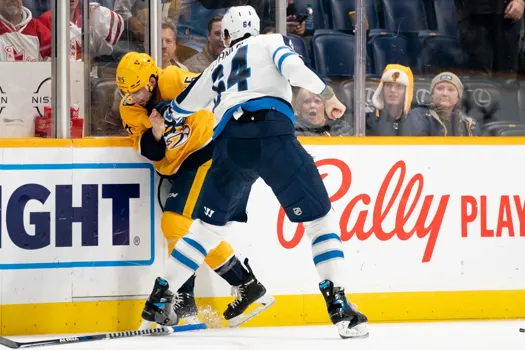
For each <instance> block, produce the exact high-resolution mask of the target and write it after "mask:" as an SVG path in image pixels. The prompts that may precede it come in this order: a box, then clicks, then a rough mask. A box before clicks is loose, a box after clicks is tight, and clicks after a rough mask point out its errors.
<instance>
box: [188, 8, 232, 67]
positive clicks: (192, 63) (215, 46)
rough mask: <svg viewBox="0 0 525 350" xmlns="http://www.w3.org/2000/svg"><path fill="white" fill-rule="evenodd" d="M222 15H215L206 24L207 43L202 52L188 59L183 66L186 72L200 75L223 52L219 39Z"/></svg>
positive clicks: (222, 45)
mask: <svg viewBox="0 0 525 350" xmlns="http://www.w3.org/2000/svg"><path fill="white" fill-rule="evenodd" d="M222 17H223V15H215V16H213V18H212V19H211V20H210V21H209V22H208V43H207V44H206V46H205V47H204V50H203V51H202V52H199V53H197V54H195V55H193V56H192V57H190V58H188V59H187V60H186V61H184V62H183V64H184V65H185V66H186V67H188V71H190V72H194V73H202V72H204V70H205V69H206V68H208V66H209V65H210V64H211V63H212V62H213V61H215V59H216V58H217V57H219V54H220V53H221V52H222V50H224V44H223V42H222V39H221V21H222Z"/></svg>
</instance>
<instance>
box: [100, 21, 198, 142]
mask: <svg viewBox="0 0 525 350" xmlns="http://www.w3.org/2000/svg"><path fill="white" fill-rule="evenodd" d="M176 37H177V36H176V31H175V26H174V25H173V24H172V23H171V21H169V20H164V21H163V22H162V33H161V39H162V68H163V69H164V68H166V67H168V66H170V65H174V66H177V67H179V68H181V69H184V70H188V68H187V67H186V66H185V65H183V64H182V63H180V62H179V61H178V60H177V57H176V52H177V43H176ZM123 97H124V94H123V93H122V92H121V91H120V90H119V89H118V88H116V89H115V92H114V94H113V105H112V106H111V108H110V109H109V110H108V111H107V112H106V115H105V116H104V118H103V119H102V118H101V119H102V120H100V121H98V122H97V123H96V125H95V130H96V132H97V133H98V134H100V135H104V136H125V135H127V132H126V130H123V129H122V119H121V118H120V101H121V100H122V98H123Z"/></svg>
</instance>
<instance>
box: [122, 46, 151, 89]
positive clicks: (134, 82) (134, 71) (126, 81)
mask: <svg viewBox="0 0 525 350" xmlns="http://www.w3.org/2000/svg"><path fill="white" fill-rule="evenodd" d="M152 76H154V77H155V79H158V77H159V68H158V67H157V64H156V63H155V61H154V60H153V58H151V56H150V55H148V54H145V53H139V52H129V53H127V54H125V55H124V57H122V59H121V60H120V62H119V64H118V67H117V86H118V88H119V89H120V90H121V91H122V92H124V93H125V94H132V93H134V92H137V91H139V90H140V89H142V88H145V89H146V90H148V91H149V92H152V91H153V88H154V86H151V85H150V78H151V77H152Z"/></svg>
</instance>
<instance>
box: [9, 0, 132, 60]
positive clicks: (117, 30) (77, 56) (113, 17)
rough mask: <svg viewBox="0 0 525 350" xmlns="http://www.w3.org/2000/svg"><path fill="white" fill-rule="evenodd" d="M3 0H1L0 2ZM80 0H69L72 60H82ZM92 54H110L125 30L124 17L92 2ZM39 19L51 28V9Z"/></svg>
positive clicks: (95, 55)
mask: <svg viewBox="0 0 525 350" xmlns="http://www.w3.org/2000/svg"><path fill="white" fill-rule="evenodd" d="M1 1H3V0H0V2H1ZM78 2H79V0H69V8H70V28H71V31H70V42H71V45H70V48H71V60H72V61H79V60H82V56H83V54H82V9H81V8H80V7H79V6H78ZM89 10H90V14H89V15H90V16H89V17H90V23H89V31H90V33H89V37H90V56H91V57H97V56H101V55H110V54H111V53H112V52H113V46H114V45H115V44H116V43H117V41H118V40H119V39H120V36H121V35H122V31H123V30H124V20H123V19H122V17H121V16H120V15H119V14H118V13H116V12H114V11H111V10H110V9H108V8H107V7H104V6H100V4H98V3H90V4H89ZM38 20H39V21H40V22H41V23H43V24H44V25H45V26H46V27H47V28H48V29H49V30H51V10H49V11H47V12H44V13H43V14H42V15H41V16H40V17H39V18H38Z"/></svg>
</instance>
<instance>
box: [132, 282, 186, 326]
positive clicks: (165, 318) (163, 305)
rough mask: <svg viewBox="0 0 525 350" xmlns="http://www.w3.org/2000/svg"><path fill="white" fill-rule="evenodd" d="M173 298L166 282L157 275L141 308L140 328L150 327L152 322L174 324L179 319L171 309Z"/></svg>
mask: <svg viewBox="0 0 525 350" xmlns="http://www.w3.org/2000/svg"><path fill="white" fill-rule="evenodd" d="M174 298H175V296H174V295H173V293H172V292H170V290H169V285H168V282H167V281H165V280H163V279H162V278H160V277H157V279H156V280H155V286H154V287H153V291H152V292H151V295H150V296H149V298H148V300H146V305H144V309H143V310H142V320H143V321H142V325H141V326H140V329H146V328H150V327H151V325H152V324H154V323H156V324H157V325H158V326H175V325H176V324H177V323H178V322H179V319H178V317H177V314H176V313H175V312H174V311H173V302H174Z"/></svg>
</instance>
